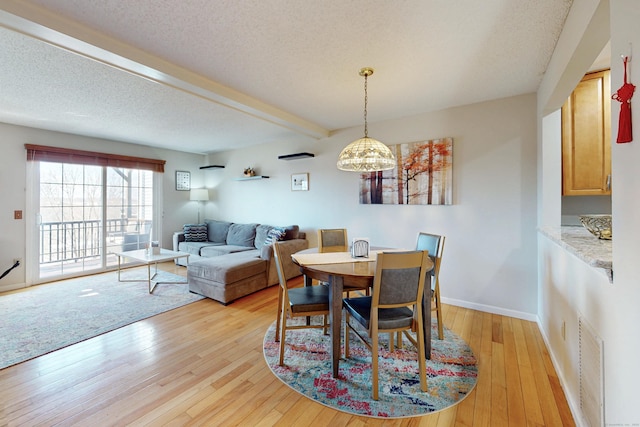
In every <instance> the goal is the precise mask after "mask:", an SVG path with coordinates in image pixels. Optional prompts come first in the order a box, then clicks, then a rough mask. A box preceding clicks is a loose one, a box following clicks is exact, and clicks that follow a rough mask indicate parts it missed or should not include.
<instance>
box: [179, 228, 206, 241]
mask: <svg viewBox="0 0 640 427" xmlns="http://www.w3.org/2000/svg"><path fill="white" fill-rule="evenodd" d="M183 231H184V241H185V242H206V241H207V224H185V225H184V227H183Z"/></svg>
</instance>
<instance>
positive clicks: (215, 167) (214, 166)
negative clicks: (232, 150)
mask: <svg viewBox="0 0 640 427" xmlns="http://www.w3.org/2000/svg"><path fill="white" fill-rule="evenodd" d="M200 169H224V165H209V166H200Z"/></svg>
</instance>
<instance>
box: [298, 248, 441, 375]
mask: <svg viewBox="0 0 640 427" xmlns="http://www.w3.org/2000/svg"><path fill="white" fill-rule="evenodd" d="M372 249H374V248H372ZM298 254H300V255H305V254H316V257H314V258H315V259H316V260H318V259H319V258H318V257H320V256H322V255H326V256H327V258H328V259H332V258H335V257H336V253H335V252H334V253H327V254H320V253H318V248H310V249H305V250H303V251H300V252H297V253H295V254H293V255H292V259H293V262H294V263H296V264H298V265H299V266H300V271H301V272H302V274H303V275H304V277H305V286H311V285H312V281H313V280H314V279H315V280H318V281H321V282H327V283H328V284H329V322H330V327H329V331H330V334H331V335H330V336H331V369H332V371H333V376H334V378H337V377H338V371H339V367H340V356H341V351H340V329H341V325H342V293H343V292H344V291H352V290H363V289H367V288H370V287H371V286H372V285H373V278H374V276H375V273H376V257H377V253H376V252H375V249H374V250H373V252H372V253H371V255H370V256H371V257H372V258H371V259H365V258H355V259H353V261H349V262H345V260H344V257H345V256H346V255H348V256H350V254H349V253H348V252H344V253H342V252H340V254H346V255H345V256H343V257H342V258H343V259H341V260H340V262H326V263H325V262H321V263H315V264H311V263H306V262H305V260H304V257H303V256H301V257H298V259H296V255H298ZM312 262H313V261H312ZM430 269H433V263H432V264H431V266H430ZM426 288H427V284H426V283H425V289H426ZM422 304H423V310H422V316H423V318H422V321H423V325H425V326H424V341H425V354H426V355H427V359H430V358H431V293H430V292H425V293H424V296H423V301H422Z"/></svg>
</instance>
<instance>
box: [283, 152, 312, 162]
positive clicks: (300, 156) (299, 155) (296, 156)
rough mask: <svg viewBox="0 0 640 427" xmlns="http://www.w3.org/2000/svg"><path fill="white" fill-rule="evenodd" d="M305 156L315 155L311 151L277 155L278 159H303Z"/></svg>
mask: <svg viewBox="0 0 640 427" xmlns="http://www.w3.org/2000/svg"><path fill="white" fill-rule="evenodd" d="M307 157H315V154H313V153H307V152H304V153H294V154H283V155H281V156H278V159H279V160H298V159H304V158H307Z"/></svg>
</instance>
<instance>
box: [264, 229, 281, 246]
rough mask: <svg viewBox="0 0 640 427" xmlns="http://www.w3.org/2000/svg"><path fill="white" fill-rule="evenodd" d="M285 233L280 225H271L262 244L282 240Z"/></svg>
mask: <svg viewBox="0 0 640 427" xmlns="http://www.w3.org/2000/svg"><path fill="white" fill-rule="evenodd" d="M285 233H286V231H285V229H284V228H282V227H273V228H272V229H271V230H269V232H268V233H267V238H266V239H264V244H265V245H270V244H272V243H273V242H277V241H278V240H282V238H283V237H284V235H285Z"/></svg>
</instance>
